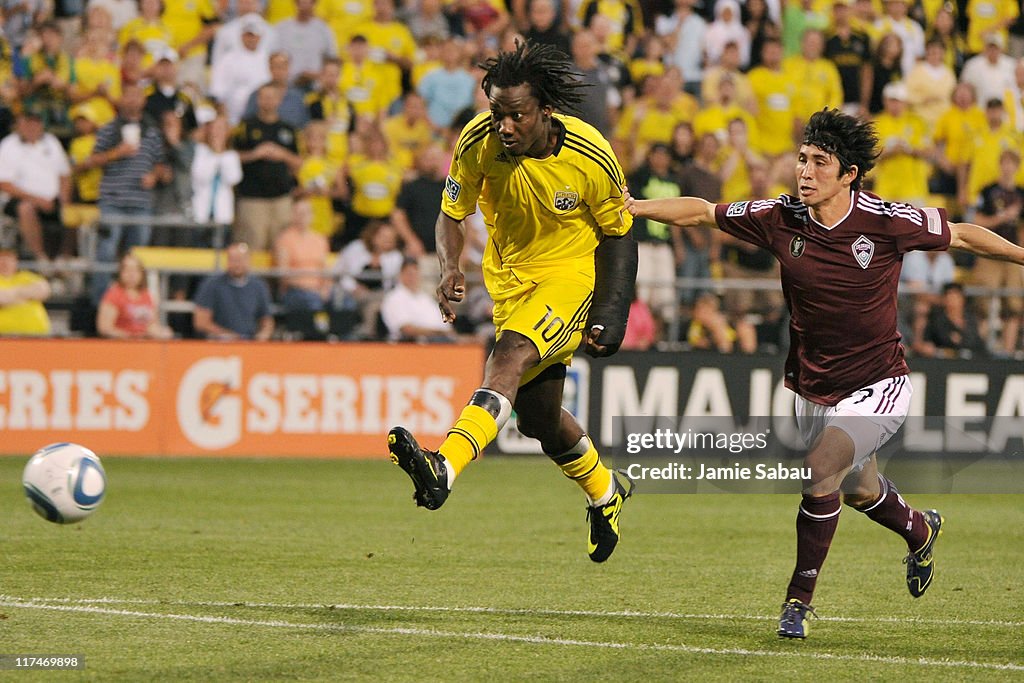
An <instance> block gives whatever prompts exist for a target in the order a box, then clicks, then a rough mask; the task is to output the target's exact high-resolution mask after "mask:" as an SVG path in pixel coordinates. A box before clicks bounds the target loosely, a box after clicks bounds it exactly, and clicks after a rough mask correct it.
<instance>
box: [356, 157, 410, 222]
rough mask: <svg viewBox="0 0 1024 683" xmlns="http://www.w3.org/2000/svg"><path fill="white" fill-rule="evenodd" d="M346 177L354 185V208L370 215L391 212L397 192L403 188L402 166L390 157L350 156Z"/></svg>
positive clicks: (358, 211)
mask: <svg viewBox="0 0 1024 683" xmlns="http://www.w3.org/2000/svg"><path fill="white" fill-rule="evenodd" d="M349 179H350V180H351V181H352V187H353V189H352V210H353V211H355V212H356V213H357V214H359V215H360V216H368V217H370V218H387V217H388V216H390V215H391V212H392V211H394V209H395V202H396V201H398V192H399V190H401V189H402V170H401V169H400V168H398V167H397V166H396V165H395V163H394V162H393V161H392V160H390V159H389V160H387V161H374V160H372V159H367V158H366V157H358V158H353V159H352V162H351V166H350V169H349Z"/></svg>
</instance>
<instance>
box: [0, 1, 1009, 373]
mask: <svg viewBox="0 0 1024 683" xmlns="http://www.w3.org/2000/svg"><path fill="white" fill-rule="evenodd" d="M0 5H2V7H0V12H2V15H3V26H2V32H0V137H3V141H2V142H0V192H3V193H4V194H5V195H6V197H7V198H8V199H7V202H6V204H5V205H4V213H5V215H6V216H7V217H8V218H7V220H8V221H9V223H10V224H11V225H13V226H16V230H17V233H18V235H19V237H20V239H19V244H20V249H21V255H22V257H23V258H24V259H27V260H30V261H32V262H34V264H35V267H36V269H37V270H38V271H39V272H42V273H43V274H45V275H48V276H53V275H59V274H60V273H61V267H62V264H64V263H66V262H67V260H68V259H69V258H72V257H74V256H76V254H75V244H76V242H75V240H73V239H69V232H68V230H69V228H70V227H72V226H74V225H77V224H79V223H81V222H82V221H83V219H82V218H81V216H82V215H83V214H82V209H83V207H86V208H87V209H88V208H91V210H92V211H93V212H98V219H97V221H98V225H99V229H98V239H97V244H96V249H95V253H90V254H79V255H77V256H79V257H82V256H88V257H90V258H92V259H94V260H95V264H97V265H101V266H105V267H103V268H98V269H97V271H98V272H96V273H94V274H93V275H92V276H91V278H90V281H89V285H88V287H87V294H88V298H89V300H90V302H91V303H92V305H94V306H97V307H98V308H99V316H98V318H97V320H98V328H99V329H98V331H99V333H100V334H103V335H104V336H126V335H127V336H135V335H138V334H143V335H149V336H160V335H165V334H167V331H166V330H165V329H163V328H162V327H159V326H158V324H157V323H156V321H155V320H148V319H142V318H139V317H138V316H137V315H134V314H132V313H131V311H129V310H128V309H132V310H135V309H139V308H141V307H142V306H143V304H145V306H151V305H154V302H155V295H150V294H148V293H147V292H146V289H145V285H144V284H142V285H140V284H138V283H135V281H136V280H137V279H138V273H139V272H140V271H141V272H143V273H144V268H143V264H142V262H141V261H139V260H138V259H134V260H131V259H129V260H127V261H126V260H124V259H122V258H121V257H122V255H124V254H126V253H128V252H129V251H130V250H131V248H132V247H134V246H167V247H183V246H188V247H208V246H210V241H209V235H206V234H204V233H202V232H201V231H195V230H189V231H182V230H174V229H156V230H153V229H151V220H150V219H151V217H153V216H167V215H173V216H178V217H180V218H181V219H182V220H184V221H197V222H207V221H210V222H216V223H222V224H230V225H231V226H232V235H231V237H232V241H233V242H234V244H233V245H232V247H231V248H230V249H228V250H227V251H228V254H227V263H228V269H227V271H226V272H224V273H223V274H219V275H217V276H215V277H213V278H210V279H208V280H205V281H200V280H199V279H197V278H184V277H178V278H175V279H174V280H173V282H172V285H173V286H172V288H171V296H173V297H174V298H179V299H188V300H191V301H193V302H194V304H195V311H196V312H195V314H194V316H193V320H192V321H191V322H192V324H190V325H188V326H186V327H185V328H182V329H179V330H178V334H198V335H204V336H208V337H215V338H229V337H230V338H235V337H244V338H266V337H269V336H271V335H272V334H274V333H275V331H274V315H273V313H274V312H276V313H277V314H278V316H277V317H278V323H279V324H281V323H284V324H283V327H284V328H285V329H290V330H291V331H292V332H295V333H297V334H298V335H299V336H302V335H303V334H305V335H306V336H315V335H316V334H318V333H323V332H324V331H325V330H326V331H328V332H330V333H332V334H333V333H335V332H338V333H339V334H340V335H341V336H349V337H353V338H384V337H386V338H392V339H397V338H435V337H439V336H440V337H443V338H451V335H450V334H448V333H446V332H444V331H443V330H435V329H434V328H433V327H431V326H429V325H425V324H421V321H419V320H418V319H417V316H416V315H414V314H413V312H412V311H407V312H402V311H395V310H391V309H390V308H389V302H391V304H392V305H393V306H407V307H410V308H414V307H416V306H420V305H421V304H422V303H423V302H421V301H419V299H418V297H414V296H413V293H414V288H415V287H419V289H420V291H421V292H430V291H431V290H432V289H433V281H434V279H436V274H437V264H436V256H435V254H434V253H433V252H434V236H433V223H434V218H435V217H436V215H437V211H438V207H439V205H440V193H441V188H442V187H443V183H444V176H445V173H446V170H447V165H448V160H449V157H450V153H451V151H450V150H451V148H452V145H453V142H454V140H455V138H456V136H457V135H458V133H459V131H460V129H461V126H462V125H463V124H464V123H465V122H466V121H468V120H469V118H471V116H472V114H473V113H474V112H476V111H479V110H481V109H483V108H486V106H487V103H486V100H485V98H484V97H483V95H482V92H481V90H480V87H479V83H480V78H481V76H482V72H481V70H480V69H479V68H477V67H476V65H477V64H478V63H480V62H481V61H482V60H483V59H485V58H486V57H487V56H489V55H491V54H493V53H494V52H495V51H496V50H498V49H508V48H509V47H511V46H514V44H515V42H516V41H517V40H524V39H528V40H532V41H537V42H543V43H550V44H553V45H556V46H557V47H559V48H560V49H562V50H564V51H566V52H567V53H569V54H571V55H572V57H573V59H574V61H575V62H576V64H577V66H578V68H579V71H580V73H581V74H582V78H583V79H584V80H586V81H587V82H588V83H590V84H591V85H592V86H593V87H591V88H590V89H588V91H587V96H586V98H585V100H584V102H582V104H581V106H580V115H581V116H582V117H583V118H584V119H585V120H587V121H589V122H590V123H592V124H593V125H594V126H595V127H596V128H597V129H598V130H600V131H601V132H602V133H603V134H604V135H605V136H606V137H607V138H608V139H609V140H611V142H612V144H613V146H614V148H615V150H616V152H617V154H618V157H619V159H620V160H621V162H622V164H623V166H624V169H625V171H626V173H627V177H628V178H629V183H630V186H631V191H632V193H633V194H634V196H637V197H659V196H670V195H676V194H689V195H695V196H701V197H704V198H705V199H708V200H710V201H725V202H727V201H733V200H738V199H742V198H748V197H752V196H764V197H771V196H776V195H778V194H779V193H781V192H787V191H789V190H790V187H791V184H792V176H793V173H792V168H793V155H794V152H795V150H796V148H797V145H798V141H799V139H800V135H801V125H802V122H803V121H805V120H806V118H807V117H808V116H809V114H811V113H812V112H814V111H816V110H818V109H821V108H822V107H826V106H830V107H838V108H842V109H844V110H846V111H849V112H851V113H854V114H856V115H858V116H863V117H871V118H873V119H874V120H875V122H876V125H877V128H878V132H879V134H880V138H881V142H882V146H883V149H882V153H881V157H880V159H879V163H878V167H877V169H876V170H875V172H874V173H873V174H872V176H870V177H869V184H868V188H867V189H869V190H876V191H878V192H879V194H881V195H882V196H884V197H885V198H886V199H887V200H897V201H907V202H910V203H914V204H918V205H924V204H928V205H940V206H944V207H946V209H947V210H948V211H949V212H950V214H951V215H953V216H955V217H965V218H967V219H970V220H974V221H976V222H978V223H981V224H983V225H987V226H989V227H991V228H993V229H995V230H997V231H998V232H1000V234H1002V235H1004V236H1005V237H1007V238H1009V239H1011V240H1013V241H1015V242H1018V243H1019V242H1020V241H1021V239H1020V238H1021V235H1020V228H1021V206H1022V197H1024V190H1022V189H1021V188H1022V186H1024V170H1022V166H1021V164H1020V151H1021V149H1022V148H1024V18H1022V17H1021V13H1020V7H1019V2H1017V0H952V1H949V2H944V1H943V0H672V1H669V0H406V1H405V2H404V3H400V4H398V5H396V3H395V0H354V1H346V2H342V1H341V0H264V2H261V0H235V1H234V2H217V3H214V2H212V0H162V1H161V0H138V2H133V1H131V0H89V1H88V2H87V3H85V4H84V5H82V4H81V3H72V2H56V3H55V4H52V5H51V4H48V2H47V0H26V1H25V2H20V3H14V2H3V3H0ZM84 215H89V214H88V213H86V214H84ZM468 223H469V225H468V226H467V249H466V254H465V258H466V260H467V262H468V263H467V267H473V265H474V260H475V262H476V264H478V263H479V248H480V244H483V243H484V242H485V240H486V237H485V228H484V226H482V225H481V224H480V223H481V222H480V221H476V223H474V222H473V220H470V221H468ZM636 235H637V238H638V240H640V243H641V244H640V255H641V267H640V272H641V274H642V275H641V279H640V281H639V287H638V298H637V300H636V302H634V310H635V314H634V315H633V316H632V317H633V319H634V320H636V321H637V324H638V325H639V326H640V327H639V328H638V329H637V330H634V331H633V332H632V333H631V334H630V339H631V340H635V343H630V344H627V346H633V347H634V348H650V347H652V346H655V345H657V344H658V343H659V342H670V343H671V342H675V343H680V344H689V345H690V346H693V347H697V348H711V349H717V350H719V351H721V352H723V353H727V352H746V353H749V352H754V351H755V350H757V349H761V350H764V349H774V348H777V347H778V346H779V345H782V344H784V343H785V340H784V339H782V338H781V336H782V335H781V333H780V330H782V329H784V327H785V320H784V317H785V313H784V307H783V305H782V302H781V297H780V296H779V294H778V292H777V291H775V290H774V289H773V288H772V287H768V288H767V289H765V290H761V289H759V288H758V287H756V286H745V285H743V284H742V283H743V281H746V280H751V279H756V280H763V281H770V280H772V279H773V278H775V276H776V266H775V264H774V263H773V262H772V260H771V259H770V258H768V257H766V255H765V254H764V253H761V252H760V250H757V249H752V248H751V247H750V246H749V245H745V244H743V243H739V242H735V241H731V240H728V239H726V238H724V237H722V236H721V235H719V234H709V233H707V232H701V231H697V230H691V229H683V228H679V227H678V226H666V225H660V224H656V223H652V222H650V221H640V224H638V225H637V226H636ZM263 252H266V253H269V254H270V255H271V258H272V259H273V264H274V266H275V267H277V268H278V269H282V270H285V271H288V270H295V271H298V273H299V274H285V275H284V276H282V277H275V278H273V279H271V280H268V281H264V278H262V277H260V276H259V275H254V274H252V273H251V272H250V267H249V261H250V259H251V258H252V257H253V256H254V255H256V254H259V253H263ZM916 258H917V257H916V256H915V260H916ZM944 258H945V256H944ZM414 263H415V264H416V265H417V267H416V268H413V267H412V265H413V264H414ZM332 264H333V265H332ZM115 267H116V268H117V276H116V278H114V279H113V280H112V278H111V276H110V273H112V272H113V271H114V270H115ZM679 277H682V278H686V280H685V281H684V282H685V284H684V285H683V286H681V287H677V286H676V279H677V278H679ZM723 278H724V279H723ZM905 279H906V280H907V292H908V294H907V296H908V300H911V301H912V305H909V306H907V307H906V310H907V321H906V325H905V334H906V336H907V338H908V342H909V344H910V345H911V347H912V348H914V349H915V350H917V351H918V352H920V353H928V354H932V355H934V354H935V353H938V352H937V351H936V349H937V348H943V347H941V345H937V344H938V343H937V342H936V341H935V339H936V338H937V337H936V336H935V335H931V336H925V335H926V333H927V330H928V325H929V322H930V320H931V318H932V317H938V313H939V312H942V311H945V312H946V313H947V314H948V315H947V317H949V316H952V317H953V318H956V317H957V315H956V314H952V313H949V312H950V311H951V310H952V309H953V308H955V306H953V305H952V304H950V300H951V299H953V298H955V292H953V290H952V289H950V287H949V285H950V283H951V282H954V280H956V281H957V282H959V283H961V284H967V285H974V284H977V285H981V286H985V287H995V288H1008V289H1010V290H1013V289H1019V288H1021V287H1022V286H1024V278H1022V277H1021V273H1020V270H1019V269H1011V268H1000V266H999V265H998V264H996V263H989V262H985V263H984V264H978V265H977V266H973V265H972V264H970V263H957V264H950V263H946V262H945V260H943V264H942V266H941V267H940V266H939V265H937V264H936V263H935V259H934V258H933V257H927V258H926V259H925V261H924V262H919V263H916V264H915V265H913V267H911V264H910V263H908V268H907V273H905ZM143 280H145V277H143ZM252 282H263V286H262V287H261V286H258V285H252V284H251V283H252ZM133 283H135V284H133ZM730 283H731V284H730ZM736 283H740V284H738V285H737V284H736ZM111 291H114V292H115V295H114V296H113V298H112V297H111V294H110V292H111ZM951 292H953V293H952V294H951ZM243 294H244V297H243ZM428 296H429V295H428ZM232 297H234V298H232ZM240 298H244V299H245V302H244V303H245V306H244V308H245V312H246V315H247V317H251V318H252V319H247V320H246V321H245V324H244V325H242V324H241V321H239V320H237V319H235V318H237V315H235V314H225V313H224V312H223V311H221V310H220V307H223V306H225V305H229V304H230V305H241V303H240ZM469 299H470V302H472V305H470V303H469V302H467V314H466V315H465V316H461V318H462V321H461V322H460V327H459V330H458V331H459V332H460V333H467V334H473V333H475V332H479V331H485V330H486V329H487V327H486V326H487V312H488V310H489V308H488V303H487V301H486V296H481V295H479V294H476V295H473V296H471V297H469ZM986 301H987V300H986ZM995 301H996V303H997V304H998V311H997V312H996V313H995V314H993V313H992V312H990V311H989V310H988V309H984V310H983V309H980V308H977V307H972V306H971V305H970V304H968V305H967V313H969V314H970V315H971V316H977V317H978V319H979V320H983V321H985V322H986V323H992V322H993V321H994V323H995V326H996V327H997V328H998V330H994V331H993V338H998V343H997V344H996V345H994V346H995V348H989V349H988V350H989V351H994V352H998V353H1003V354H1012V353H1014V352H1016V351H1017V350H1018V349H1019V348H1020V343H1021V340H1020V328H1021V325H1020V317H1021V315H1022V308H1024V306H1022V305H1021V303H1020V302H1021V297H1019V296H1011V295H1008V296H1005V297H1002V298H1001V299H996V300H995ZM101 302H102V303H101ZM232 302H234V303H232ZM396 302H397V303H396ZM434 308H436V306H434ZM136 312H137V311H136ZM434 312H435V313H436V311H434ZM405 313H408V314H409V315H408V316H407V315H405ZM933 314H934V315H933ZM225 316H226V317H225ZM410 316H411V319H412V322H410V321H409V317H410ZM961 317H962V316H961ZM678 320H682V323H681V324H672V323H673V321H678ZM121 321H125V324H128V321H131V330H132V331H130V332H129V331H127V328H124V329H122V326H121ZM958 321H959V322H963V320H959V319H958ZM115 329H116V330H119V331H115ZM402 330H406V332H403V331H402ZM996 333H998V334H996ZM673 335H674V338H673ZM948 336H949V335H947V337H948ZM953 336H956V335H953ZM975 351H977V349H975Z"/></svg>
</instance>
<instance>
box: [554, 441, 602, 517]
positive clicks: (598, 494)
mask: <svg viewBox="0 0 1024 683" xmlns="http://www.w3.org/2000/svg"><path fill="white" fill-rule="evenodd" d="M584 438H585V439H586V437H584ZM586 444H587V450H586V452H585V453H583V455H580V454H579V453H567V454H565V455H561V456H558V457H557V458H553V459H554V461H555V464H556V465H558V466H559V467H560V468H562V474H564V475H565V476H567V477H569V478H570V479H572V480H573V481H575V482H576V483H577V484H579V485H580V488H581V489H583V491H584V492H585V493H586V494H587V497H588V498H590V500H591V501H592V502H593V501H598V500H601V499H602V498H604V497H605V495H607V493H608V490H609V489H610V488H611V484H612V471H611V470H610V469H608V468H607V467H605V466H604V464H603V463H602V462H601V456H599V455H598V454H597V449H596V448H594V444H593V443H591V442H590V439H586ZM570 458H571V459H570Z"/></svg>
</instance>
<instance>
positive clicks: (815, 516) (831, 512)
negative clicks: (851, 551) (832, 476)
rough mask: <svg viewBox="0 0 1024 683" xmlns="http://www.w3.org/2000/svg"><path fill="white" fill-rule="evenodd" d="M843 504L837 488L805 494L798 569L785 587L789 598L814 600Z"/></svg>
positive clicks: (798, 538) (800, 514)
mask: <svg viewBox="0 0 1024 683" xmlns="http://www.w3.org/2000/svg"><path fill="white" fill-rule="evenodd" d="M840 507H841V506H840V503H839V492H838V491H836V492H835V493H831V494H829V495H827V496H823V497H821V498H816V497H814V496H808V495H806V494H804V499H803V501H802V502H801V503H800V511H799V512H798V513H797V515H796V569H794V570H793V578H791V579H790V580H789V588H788V589H787V590H786V600H787V601H788V600H789V599H790V598H796V599H797V600H799V601H800V602H802V603H804V604H805V605H809V604H811V596H813V595H814V584H816V583H817V582H818V572H820V571H821V565H823V564H825V556H826V555H828V549H829V546H831V545H832V536H834V535H835V533H836V527H837V526H838V525H839V509H840Z"/></svg>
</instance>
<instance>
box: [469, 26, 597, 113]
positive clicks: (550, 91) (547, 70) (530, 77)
mask: <svg viewBox="0 0 1024 683" xmlns="http://www.w3.org/2000/svg"><path fill="white" fill-rule="evenodd" d="M480 68H481V69H484V70H485V71H486V72H487V73H486V74H484V78H483V81H482V82H481V84H480V85H481V87H482V88H483V91H484V92H485V93H487V96H488V97H490V96H491V88H495V87H497V88H512V87H515V86H517V85H523V84H524V83H525V84H526V85H529V86H530V90H531V91H532V92H533V96H534V97H536V98H537V101H538V102H539V103H540V106H541V107H547V106H550V107H552V108H553V109H557V110H559V111H563V112H576V111H579V109H578V105H579V104H580V103H581V102H582V101H583V92H582V91H583V89H584V88H586V87H587V84H586V83H585V82H584V81H583V80H582V74H581V73H580V72H579V71H577V70H576V68H575V67H574V66H573V62H572V60H571V59H570V58H569V56H568V55H567V54H565V53H564V52H562V51H561V50H559V49H558V48H556V47H553V46H551V45H546V44H544V43H535V42H533V41H529V42H525V43H523V42H520V41H518V40H517V41H516V49H515V51H514V52H499V53H498V54H497V55H496V56H494V57H491V58H490V59H488V60H487V61H486V62H484V63H483V64H480Z"/></svg>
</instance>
